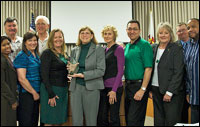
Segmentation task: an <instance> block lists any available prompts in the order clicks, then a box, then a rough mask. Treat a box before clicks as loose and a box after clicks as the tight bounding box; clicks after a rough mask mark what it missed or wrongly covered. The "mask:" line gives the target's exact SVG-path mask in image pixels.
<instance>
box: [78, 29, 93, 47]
mask: <svg viewBox="0 0 200 127" xmlns="http://www.w3.org/2000/svg"><path fill="white" fill-rule="evenodd" d="M79 37H80V40H81V42H82V44H87V43H89V42H90V41H91V40H92V38H93V34H92V33H91V32H90V31H89V30H88V29H85V30H83V31H81V32H80V34H79Z"/></svg>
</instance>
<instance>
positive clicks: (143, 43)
mask: <svg viewBox="0 0 200 127" xmlns="http://www.w3.org/2000/svg"><path fill="white" fill-rule="evenodd" d="M139 43H140V45H141V46H144V47H151V44H150V43H149V42H148V41H146V40H144V39H143V38H141V39H140V41H139Z"/></svg>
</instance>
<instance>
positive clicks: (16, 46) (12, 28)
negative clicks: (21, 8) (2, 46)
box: [4, 17, 23, 61]
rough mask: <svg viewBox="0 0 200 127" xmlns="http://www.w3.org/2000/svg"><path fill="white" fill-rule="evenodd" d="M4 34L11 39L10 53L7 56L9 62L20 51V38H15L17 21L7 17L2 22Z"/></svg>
mask: <svg viewBox="0 0 200 127" xmlns="http://www.w3.org/2000/svg"><path fill="white" fill-rule="evenodd" d="M4 28H5V34H4V36H7V37H9V38H10V39H11V43H10V44H11V49H12V52H11V53H10V54H9V57H10V59H11V61H13V60H14V59H15V57H16V56H17V54H18V53H19V52H20V51H21V50H22V40H23V38H22V37H19V36H17V32H18V21H17V19H16V18H15V17H8V18H7V19H6V20H5V22H4Z"/></svg>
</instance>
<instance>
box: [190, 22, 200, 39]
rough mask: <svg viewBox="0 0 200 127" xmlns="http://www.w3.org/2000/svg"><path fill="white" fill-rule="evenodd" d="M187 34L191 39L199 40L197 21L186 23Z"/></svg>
mask: <svg viewBox="0 0 200 127" xmlns="http://www.w3.org/2000/svg"><path fill="white" fill-rule="evenodd" d="M188 32H189V36H190V37H191V38H193V39H198V38H199V22H198V21H197V20H190V21H189V22H188Z"/></svg>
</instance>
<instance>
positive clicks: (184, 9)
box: [133, 1, 199, 40]
mask: <svg viewBox="0 0 200 127" xmlns="http://www.w3.org/2000/svg"><path fill="white" fill-rule="evenodd" d="M150 10H152V13H153V21H154V35H156V29H157V26H158V24H159V23H160V22H166V21H167V22H169V23H170V24H171V25H172V28H173V30H174V32H176V25H177V24H178V23H179V22H187V21H188V20H189V19H190V18H198V19H199V1H134V2H133V17H134V19H136V20H139V21H140V23H141V29H142V33H141V36H142V37H143V38H145V39H146V40H148V28H149V15H150ZM155 39H156V36H155ZM176 39H177V38H176Z"/></svg>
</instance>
